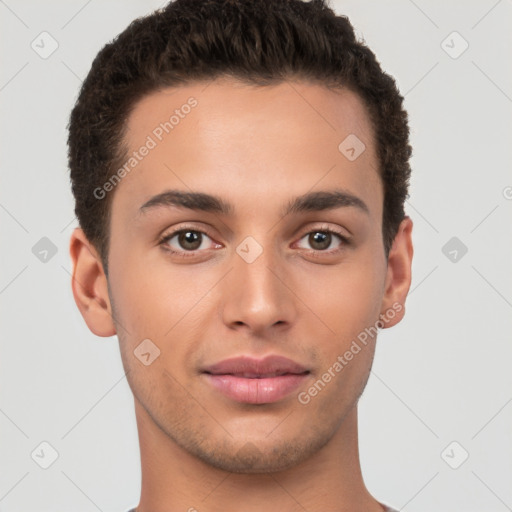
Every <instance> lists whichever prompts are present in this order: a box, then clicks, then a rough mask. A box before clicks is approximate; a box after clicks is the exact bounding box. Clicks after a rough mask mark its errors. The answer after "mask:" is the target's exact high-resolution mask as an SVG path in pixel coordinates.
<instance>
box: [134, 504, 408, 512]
mask: <svg viewBox="0 0 512 512" xmlns="http://www.w3.org/2000/svg"><path fill="white" fill-rule="evenodd" d="M381 505H382V506H383V507H384V512H398V510H396V509H394V508H391V507H389V506H388V505H384V503H381ZM128 512H136V511H135V509H134V508H132V509H130V510H128Z"/></svg>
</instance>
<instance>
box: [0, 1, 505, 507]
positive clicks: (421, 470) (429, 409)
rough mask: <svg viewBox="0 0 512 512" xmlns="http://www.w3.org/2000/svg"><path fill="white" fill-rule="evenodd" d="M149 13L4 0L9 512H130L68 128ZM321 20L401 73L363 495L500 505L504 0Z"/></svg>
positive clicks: (131, 468)
mask: <svg viewBox="0 0 512 512" xmlns="http://www.w3.org/2000/svg"><path fill="white" fill-rule="evenodd" d="M160 5H162V3H161V2H159V1H156V0H155V1H142V0H129V1H126V0H123V1H120V0H118V1H100V0H89V1H86V0H72V1H66V2H63V1H61V2H56V1H45V2H36V1H35V0H31V1H29V0H25V1H23V0H20V1H15V0H5V1H0V20H1V21H0V37H1V55H2V66H1V69H2V72H1V76H0V109H1V111H0V116H1V117H0V118H1V120H2V122H1V133H0V145H1V156H2V160H1V180H2V181H1V186H0V222H1V223H0V229H1V245H2V251H1V252H0V254H1V258H2V259H1V266H0V268H1V274H0V302H1V309H0V313H1V317H0V326H1V333H2V336H1V357H0V432H1V434H0V511H3V512H15V511H23V512H30V511H37V512H42V511H52V512H54V511H57V510H73V511H75V512H93V511H96V510H100V511H105V512H106V511H112V512H125V511H126V510H128V508H129V507H131V506H134V505H136V504H137V503H138V499H139V493H140V468H139V464H140V460H139V452H138V439H137V434H136V425H135V417H134V411H133V399H132V395H131V392H130V389H129V387H128V384H127V382H126V379H125V377H124V372H123V368H122V364H121V359H120V355H119V349H118V343H117V338H116V337H112V338H99V337H96V336H95V335H93V334H92V333H91V332H89V330H88V329H87V327H86V325H85V323H84V321H83V319H82V317H81V316H80V314H79V312H78V309H77V308H76V306H75V303H74V300H73V297H72V294H71V286H70V281H71V277H70V272H71V262H70V258H69V253H68V244H69V236H70V234H71V232H72V229H73V228H74V227H75V226H76V225H77V223H76V219H75V218H74V213H73V200H72V195H71V191H70V186H69V178H68V170H67V161H66V136H67V132H66V124H67V121H68V116H69V112H70V110H71V108H72V105H73V103H74V100H75V99H76V95H77V92H78V87H79V85H80V82H81V80H82V79H83V78H84V77H85V75H86V74H87V72H88V70H89V67H90V65H91V62H92V60H93V58H94V56H95V55H96V53H97V52H98V51H99V50H100V48H101V47H102V46H103V45H104V44H105V43H106V42H107V41H108V40H110V39H111V38H113V37H114V36H115V35H117V34H118V33H119V32H120V31H121V30H123V29H124V28H125V27H126V26H127V24H128V23H129V22H130V21H131V20H132V19H134V18H135V17H137V16H140V15H144V14H147V13H149V12H150V11H152V10H153V9H155V8H157V7H159V6H160ZM331 5H332V6H333V7H334V9H335V10H336V11H337V12H339V13H343V14H347V15H348V16H349V18H350V19H351V21H352V23H353V24H354V26H355V27H356V29H357V32H358V34H359V35H360V36H362V37H364V39H365V40H366V42H367V43H368V44H369V45H370V47H371V48H372V49H373V50H374V51H375V52H376V54H377V56H378V58H379V60H380V62H381V63H382V65H383V67H384V69H385V70H387V71H388V72H389V73H391V74H392V75H393V76H395V77H396V79H397V81H398V84H399V87H400V89H401V91H402V93H403V94H404V95H405V99H406V108H407V109H408V111H409V115H410V124H411V129H412V135H411V141H412V144H413V147H414V157H413V160H412V166H413V178H412V187H411V196H410V199H409V200H408V202H407V205H406V210H407V213H408V214H409V215H410V216H411V217H412V219H413V221H414V233H413V238H414V242H415V256H414V263H413V282H412V286H411V292H410V295H409V298H408V300H407V304H406V306H407V314H406V316H405V319H404V320H403V321H402V322H401V323H400V324H399V325H397V326H396V327H394V328H392V329H389V330H384V331H383V332H382V333H381V334H380V337H379V341H378V345H377V353H376V356H375V363H374V367H373V373H372V375H371V377H370V380H369V383H368V386H367V388H366V391H365V394H364V395H363V397H362V399H361V402H360V451H361V462H362V467H363V474H364V477H365V481H366V484H367V486H368V488H369V489H370V491H371V492H372V493H373V494H374V496H375V497H376V498H377V499H379V500H381V501H383V502H384V503H388V504H390V505H393V506H395V507H396V508H398V509H400V510H403V511H407V512H434V511H436V512H454V511H455V512H462V511H464V512H477V511H478V512H484V511H485V512H492V511H496V512H501V511H506V510H512V485H511V482H512V433H511V432H512V403H511V402H512V372H511V370H510V368H511V356H512V348H511V343H510V341H511V339H510V338H511V337H510V332H511V327H512V315H511V312H512V310H511V308H512V275H511V272H510V267H511V265H510V262H511V261H512V237H511V229H510V220H511V213H512V200H511V198H512V175H511V173H510V162H511V153H512V149H511V148H512V137H511V136H512V126H511V111H512V69H511V67H510V62H511V57H512V31H511V30H510V26H511V25H510V20H511V15H512V3H511V1H510V0H501V1H496V0H481V1H472V2H463V1H458V2H455V1H451V2H447V1H442V0H436V1H426V0H423V1H420V0H416V1H415V2H413V1H412V0H394V1H379V2H377V1H373V2H372V1H361V0H353V1H338V2H332V4H331ZM42 31H47V32H49V33H50V34H51V36H52V37H53V38H54V39H55V40H56V41H57V42H58V45H59V47H58V49H57V50H56V51H55V52H54V53H53V54H52V55H51V56H50V57H48V58H47V59H43V58H41V57H40V56H39V55H38V54H37V53H36V52H35V51H34V50H33V49H32V48H31V43H32V41H33V40H36V42H37V40H38V39H37V38H38V36H39V34H40V33H41V32H42ZM454 31H456V32H458V33H459V34H460V36H462V38H464V40H465V41H467V43H468V44H469V47H468V49H467V50H466V51H465V52H464V53H462V54H461V55H459V56H458V57H457V58H453V55H455V54H458V53H459V52H460V50H461V49H462V48H463V46H462V45H463V44H464V42H463V40H462V39H460V38H458V36H453V35H452V36H450V34H452V32H454ZM448 36H450V37H448ZM447 38H448V39H447ZM445 40H446V42H445V43H444V44H443V43H442V42H443V41H445ZM40 44H41V43H40ZM46 48H48V46H46ZM445 50H448V51H449V52H451V53H452V56H450V55H449V54H448V53H447V52H446V51H445ZM42 237H48V238H49V239H50V240H51V241H52V242H53V244H55V246H56V248H57V253H56V254H55V255H54V256H53V257H51V258H50V257H48V261H47V262H46V263H44V262H42V261H40V260H39V259H38V258H37V257H36V256H35V255H34V254H33V252H32V248H33V247H34V245H36V243H38V241H39V240H40V239H41V238H42ZM452 237H457V238H458V239H459V240H460V242H462V243H463V244H464V245H465V246H466V247H467V249H468V252H467V254H465V255H464V256H462V257H460V255H461V253H460V251H459V252H458V258H457V261H455V262H453V261H451V260H450V258H453V254H454V253H452V255H451V256H450V255H449V256H450V258H449V257H447V256H445V254H444V253H443V252H442V248H443V246H444V245H445V244H446V243H447V242H448V241H449V240H450V239H451V238H452ZM457 243H458V242H457ZM449 250H452V249H451V248H450V249H449ZM446 252H447V251H446ZM43 441H46V442H48V443H50V445H52V446H53V447H54V449H55V450H56V451H57V452H58V454H59V457H58V459H57V460H56V461H55V463H53V465H51V466H50V467H49V468H48V469H42V468H41V467H40V466H39V465H38V464H37V463H36V462H35V461H34V460H33V459H32V457H31V453H32V452H33V451H34V450H36V449H37V450H39V452H38V453H40V448H38V447H39V446H40V443H41V442H43ZM453 441H456V442H457V443H458V445H455V447H453V445H452V447H450V448H449V449H448V450H445V449H446V448H447V447H448V446H449V445H450V443H452V442H453ZM452 448H453V449H452ZM37 450H36V452H37ZM464 451H467V452H468V453H469V458H468V459H467V460H466V461H465V462H464V463H463V464H462V465H461V466H460V467H459V468H458V469H452V468H451V467H450V466H449V465H448V463H447V461H448V462H450V463H451V464H452V465H456V464H457V463H460V460H461V457H462V456H463V454H464ZM45 453H46V456H47V455H48V453H49V450H48V449H46V452H45ZM442 454H444V457H443V456H442Z"/></svg>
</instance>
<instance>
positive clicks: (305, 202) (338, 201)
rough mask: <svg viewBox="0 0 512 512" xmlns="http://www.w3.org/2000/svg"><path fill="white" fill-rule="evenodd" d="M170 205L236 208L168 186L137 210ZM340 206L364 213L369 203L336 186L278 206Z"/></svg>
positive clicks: (288, 209)
mask: <svg viewBox="0 0 512 512" xmlns="http://www.w3.org/2000/svg"><path fill="white" fill-rule="evenodd" d="M172 206H173V207H176V208H185V209H188V210H197V211H203V212H210V213H218V214H222V215H225V216H231V215H233V213H234V211H235V208H234V207H233V205H232V204H230V203H228V202H226V201H225V200H224V199H222V198H220V197H218V196H215V195H211V194H206V193H204V192H186V191H181V190H167V191H165V192H162V193H161V194H158V195H156V196H153V197H152V198H151V199H149V201H147V202H145V203H144V204H143V205H142V206H141V207H140V209H139V213H145V212H147V211H148V210H151V209H153V208H158V207H172ZM341 207H355V208H357V209H358V210H360V211H362V212H364V213H366V214H369V213H370V211H369V208H368V206H367V205H366V203H365V202H364V201H363V200H362V199H360V198H359V197H357V196H355V195H354V194H352V193H350V192H348V191H346V190H341V189H336V190H325V191H318V192H309V193H307V194H304V195H301V196H297V197H295V198H292V199H291V200H290V201H289V202H288V203H287V204H286V205H285V206H284V207H283V209H282V210H281V216H282V217H284V216H286V215H288V214H293V213H306V212H316V211H324V210H334V209H337V208H341Z"/></svg>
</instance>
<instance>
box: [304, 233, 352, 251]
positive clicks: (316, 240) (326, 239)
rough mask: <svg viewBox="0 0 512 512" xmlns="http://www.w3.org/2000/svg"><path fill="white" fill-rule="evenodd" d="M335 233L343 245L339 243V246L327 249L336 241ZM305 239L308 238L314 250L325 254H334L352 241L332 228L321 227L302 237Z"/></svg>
mask: <svg viewBox="0 0 512 512" xmlns="http://www.w3.org/2000/svg"><path fill="white" fill-rule="evenodd" d="M333 235H334V238H338V239H339V240H341V242H342V243H341V246H340V245H339V246H338V248H334V249H331V250H327V249H329V247H330V246H331V244H332V243H333V242H334V241H335V240H334V238H333ZM304 239H306V241H307V243H309V244H310V246H311V247H312V250H313V252H315V253H324V254H333V253H336V252H339V251H340V250H342V249H343V247H344V246H345V245H349V243H350V242H349V240H348V238H347V237H346V236H344V235H343V234H342V233H340V232H338V231H336V230H333V229H331V228H320V229H315V230H314V231H310V232H308V233H306V235H305V236H303V237H302V238H301V240H304Z"/></svg>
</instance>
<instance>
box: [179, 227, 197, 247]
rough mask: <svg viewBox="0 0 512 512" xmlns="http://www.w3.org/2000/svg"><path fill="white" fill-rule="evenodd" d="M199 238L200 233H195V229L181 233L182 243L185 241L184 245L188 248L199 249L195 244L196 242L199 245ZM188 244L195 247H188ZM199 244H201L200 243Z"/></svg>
mask: <svg viewBox="0 0 512 512" xmlns="http://www.w3.org/2000/svg"><path fill="white" fill-rule="evenodd" d="M198 239H199V233H195V232H194V231H184V232H183V233H181V235H180V243H182V242H183V244H184V245H183V244H182V245H183V247H184V248H188V249H192V250H194V249H197V247H195V246H194V243H195V244H196V245H197V241H198ZM188 244H192V245H193V246H194V247H188ZM199 245H201V244H200V243H199Z"/></svg>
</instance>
